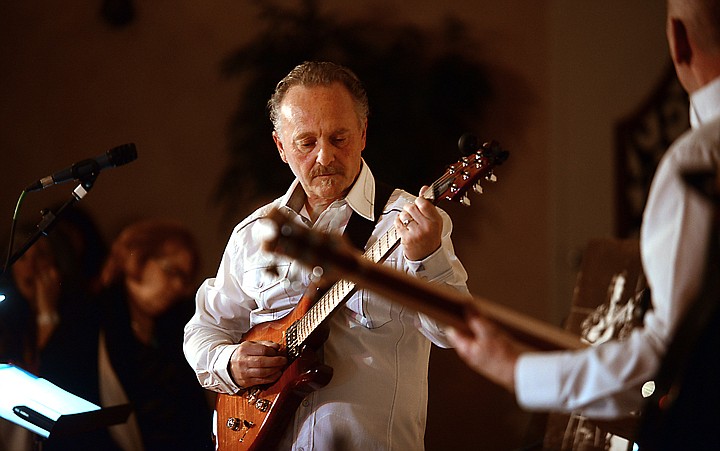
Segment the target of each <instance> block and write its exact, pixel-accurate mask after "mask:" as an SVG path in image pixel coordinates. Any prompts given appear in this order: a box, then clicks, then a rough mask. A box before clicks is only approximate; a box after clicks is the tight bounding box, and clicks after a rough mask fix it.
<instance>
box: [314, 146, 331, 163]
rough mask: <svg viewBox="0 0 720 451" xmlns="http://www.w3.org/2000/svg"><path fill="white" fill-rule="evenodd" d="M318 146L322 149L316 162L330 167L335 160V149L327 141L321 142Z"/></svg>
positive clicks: (319, 150)
mask: <svg viewBox="0 0 720 451" xmlns="http://www.w3.org/2000/svg"><path fill="white" fill-rule="evenodd" d="M318 144H319V146H320V148H319V149H318V154H317V158H316V159H315V160H316V161H317V162H318V163H319V164H321V165H323V166H328V165H329V164H330V163H332V161H333V160H334V159H335V149H334V148H333V146H332V144H330V143H329V142H328V141H327V140H320V142H319V143H318Z"/></svg>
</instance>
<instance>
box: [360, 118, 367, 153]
mask: <svg viewBox="0 0 720 451" xmlns="http://www.w3.org/2000/svg"><path fill="white" fill-rule="evenodd" d="M367 127H368V120H367V118H366V119H365V122H364V123H363V127H362V135H360V139H361V140H362V149H361V151H363V150H365V144H366V142H367Z"/></svg>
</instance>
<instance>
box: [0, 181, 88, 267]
mask: <svg viewBox="0 0 720 451" xmlns="http://www.w3.org/2000/svg"><path fill="white" fill-rule="evenodd" d="M97 176H98V173H97V172H94V171H93V173H91V174H88V175H87V176H86V177H83V178H81V179H80V184H79V185H78V186H77V187H76V188H75V189H74V190H73V192H72V196H70V199H68V201H67V202H65V203H64V204H63V205H62V206H61V207H60V208H59V209H58V210H57V212H55V213H53V212H52V211H50V210H43V211H42V212H41V214H42V220H41V221H40V223H39V224H38V226H37V231H35V233H33V234H32V236H30V238H28V240H27V241H26V242H25V244H23V246H22V247H21V248H20V249H18V251H17V252H15V253H14V254H13V255H12V257H10V260H8V263H7V266H6V267H5V268H3V270H2V274H5V273H8V271H9V270H10V267H11V266H12V265H13V263H15V262H16V261H17V260H18V259H20V257H22V256H23V254H25V252H27V250H28V249H30V247H31V246H32V245H33V244H35V242H36V241H37V240H39V239H40V237H42V236H47V235H48V233H50V231H51V230H52V229H53V227H54V226H55V223H56V222H57V220H58V219H60V217H61V216H62V215H63V213H65V211H66V210H67V209H68V208H70V207H71V206H73V205H75V204H76V203H78V202H80V200H82V199H83V198H84V197H85V195H86V194H87V193H88V192H89V191H90V190H91V189H92V187H93V185H94V184H95V180H96V179H97ZM8 274H9V273H8Z"/></svg>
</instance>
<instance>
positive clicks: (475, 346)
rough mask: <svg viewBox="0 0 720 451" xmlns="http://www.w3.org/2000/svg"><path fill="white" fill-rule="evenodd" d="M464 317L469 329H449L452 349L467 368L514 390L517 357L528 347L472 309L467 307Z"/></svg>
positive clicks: (512, 391)
mask: <svg viewBox="0 0 720 451" xmlns="http://www.w3.org/2000/svg"><path fill="white" fill-rule="evenodd" d="M466 318H467V324H468V326H469V327H470V331H469V332H467V333H464V332H461V331H459V330H457V329H450V330H449V331H448V338H449V339H450V342H451V343H452V344H453V346H454V347H455V351H456V352H457V353H458V355H459V356H460V358H461V359H462V360H463V361H464V362H465V363H466V364H467V365H468V366H469V367H470V368H472V369H473V370H475V371H476V372H478V373H480V374H482V375H483V376H485V377H486V378H488V379H489V380H490V381H492V382H494V383H496V384H498V385H500V386H501V387H503V388H505V389H506V390H507V391H509V392H511V393H514V392H515V366H516V364H517V361H518V358H519V357H520V355H521V354H522V353H523V352H527V351H530V350H531V349H530V348H529V347H527V346H525V345H523V344H522V343H520V342H518V341H517V340H515V339H513V338H512V337H510V335H508V334H507V333H505V332H504V331H503V330H502V329H501V328H500V327H499V326H497V325H495V323H493V322H492V321H490V320H489V319H486V318H484V317H483V316H482V315H480V314H479V313H477V312H476V311H474V310H468V311H467V313H466Z"/></svg>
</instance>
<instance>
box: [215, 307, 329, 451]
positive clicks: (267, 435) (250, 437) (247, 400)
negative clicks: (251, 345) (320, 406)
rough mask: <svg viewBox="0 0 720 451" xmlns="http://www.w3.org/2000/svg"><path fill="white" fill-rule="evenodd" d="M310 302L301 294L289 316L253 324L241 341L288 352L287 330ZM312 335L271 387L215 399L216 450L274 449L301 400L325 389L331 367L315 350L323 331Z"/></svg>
mask: <svg viewBox="0 0 720 451" xmlns="http://www.w3.org/2000/svg"><path fill="white" fill-rule="evenodd" d="M312 303H313V299H312V298H310V297H308V296H303V298H302V299H301V300H300V302H299V303H298V305H297V307H296V308H295V309H294V310H293V311H292V312H291V313H290V314H288V315H287V316H285V317H284V318H281V319H279V320H276V321H271V322H267V323H262V324H258V325H256V326H255V327H253V328H252V329H250V330H249V331H248V332H247V333H246V334H245V335H244V336H243V341H248V340H249V341H261V340H266V341H274V342H276V343H280V344H281V345H282V348H281V351H282V352H284V353H286V354H287V349H286V347H285V345H286V342H287V337H286V334H287V331H288V330H292V327H291V326H292V325H293V323H295V322H296V321H297V320H298V319H299V318H300V317H302V316H303V315H304V314H305V313H306V312H307V310H308V309H309V308H310V306H311V305H312ZM323 331H324V333H323ZM317 332H318V333H317V334H316V335H314V336H313V337H312V340H310V341H309V342H308V343H307V346H303V347H302V348H301V349H300V351H299V354H298V355H297V356H296V357H295V358H292V357H291V356H288V359H289V361H291V363H290V364H289V365H288V367H287V368H286V369H285V370H284V371H283V373H282V376H280V379H278V380H277V381H276V382H275V383H274V384H272V385H266V386H255V387H250V388H249V389H247V390H246V391H245V392H243V393H238V394H236V395H227V394H219V395H218V397H217V401H216V405H215V408H216V410H217V415H218V418H217V437H216V438H215V440H217V445H218V449H219V450H221V451H222V450H228V451H230V450H232V451H235V450H238V451H240V450H242V451H244V450H252V451H259V450H271V449H274V448H275V447H276V446H277V444H278V441H279V440H280V438H281V437H282V434H283V432H284V431H285V430H287V426H288V423H289V422H290V421H291V420H292V417H293V415H294V414H295V411H296V410H297V408H298V407H299V406H300V403H301V402H302V400H303V398H305V397H306V396H307V395H308V394H310V393H311V392H313V391H315V390H317V389H319V388H322V387H324V386H325V385H327V384H328V382H330V379H331V378H332V373H333V372H332V368H330V367H329V366H326V365H323V364H322V362H321V361H320V359H319V358H318V356H317V354H316V352H315V349H317V348H318V347H319V346H321V345H322V343H323V342H324V341H325V339H326V338H327V330H326V329H324V328H323V329H319V330H318V331H317Z"/></svg>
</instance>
